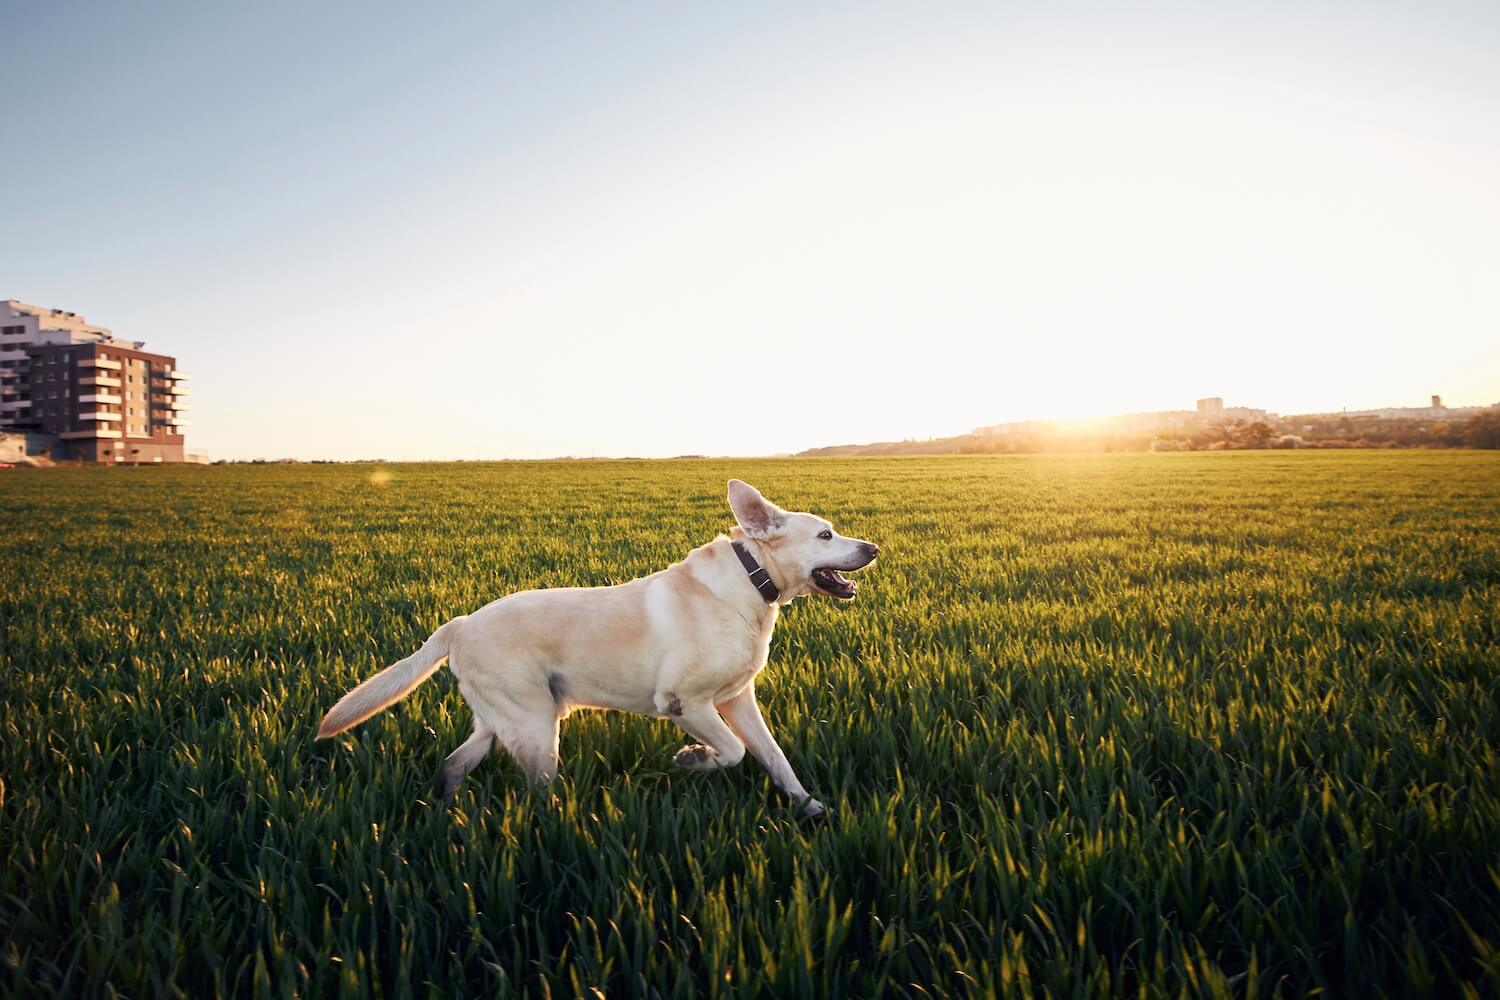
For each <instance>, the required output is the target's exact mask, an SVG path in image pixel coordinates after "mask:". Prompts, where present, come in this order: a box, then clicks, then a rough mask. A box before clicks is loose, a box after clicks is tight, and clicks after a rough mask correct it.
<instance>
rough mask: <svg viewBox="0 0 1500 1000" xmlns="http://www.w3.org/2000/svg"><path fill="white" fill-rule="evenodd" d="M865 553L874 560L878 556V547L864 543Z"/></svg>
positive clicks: (870, 543)
mask: <svg viewBox="0 0 1500 1000" xmlns="http://www.w3.org/2000/svg"><path fill="white" fill-rule="evenodd" d="M865 551H866V552H868V553H870V558H871V559H874V558H875V557H876V556H878V555H880V546H879V545H876V544H875V543H874V542H865Z"/></svg>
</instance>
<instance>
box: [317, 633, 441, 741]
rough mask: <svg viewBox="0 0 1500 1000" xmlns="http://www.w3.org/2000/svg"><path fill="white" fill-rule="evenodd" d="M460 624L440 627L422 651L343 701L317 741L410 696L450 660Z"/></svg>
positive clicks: (325, 720)
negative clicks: (450, 647)
mask: <svg viewBox="0 0 1500 1000" xmlns="http://www.w3.org/2000/svg"><path fill="white" fill-rule="evenodd" d="M461 621H463V619H462V618H455V619H453V620H452V621H451V622H448V623H447V624H446V625H442V626H440V627H439V628H438V630H437V631H436V632H434V633H432V635H431V637H430V638H428V640H427V641H426V642H424V643H422V648H421V649H419V650H417V651H416V652H415V653H413V654H411V655H410V656H408V657H407V658H406V659H404V660H400V661H398V662H396V663H393V664H391V665H390V666H388V667H386V668H385V669H384V670H382V671H381V672H380V673H378V674H376V675H375V676H374V677H371V678H370V679H369V680H367V681H365V682H364V683H363V684H361V685H359V687H357V688H355V689H354V690H353V691H350V692H349V693H348V694H346V695H344V696H343V697H342V698H340V699H339V701H338V704H337V705H334V706H333V707H332V708H330V709H329V710H328V714H327V715H325V716H323V721H322V723H321V724H319V726H318V739H320V740H322V739H327V738H328V737H330V736H337V735H338V734H339V733H342V732H343V731H344V730H346V729H350V728H352V727H354V726H357V725H359V724H360V723H361V722H364V721H365V720H366V719H368V718H369V717H370V716H372V715H374V714H375V713H376V712H378V711H380V710H381V709H383V708H385V707H386V706H387V705H391V704H394V703H395V702H398V701H400V700H401V699H402V698H405V697H406V696H407V695H409V694H411V692H412V690H413V689H414V688H415V687H416V686H417V685H418V684H421V683H422V682H423V681H425V680H426V679H427V678H429V677H431V676H432V675H433V673H434V672H436V670H437V668H438V667H440V666H442V665H443V661H444V660H446V659H448V642H449V640H450V639H451V638H452V635H453V633H452V629H453V628H454V626H456V625H457V624H458V623H459V622H461Z"/></svg>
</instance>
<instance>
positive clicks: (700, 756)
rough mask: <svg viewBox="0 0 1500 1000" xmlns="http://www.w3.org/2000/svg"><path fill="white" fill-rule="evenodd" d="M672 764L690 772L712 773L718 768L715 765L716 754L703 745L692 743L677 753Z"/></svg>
mask: <svg viewBox="0 0 1500 1000" xmlns="http://www.w3.org/2000/svg"><path fill="white" fill-rule="evenodd" d="M672 763H674V764H676V765H677V766H678V767H685V768H687V769H688V770H689V771H712V770H715V769H716V768H717V767H718V765H717V764H716V763H714V752H713V751H712V750H710V749H709V748H708V747H706V746H704V745H703V744H701V743H692V744H689V745H688V746H685V747H683V748H682V749H681V750H679V751H677V753H675V754H673V756H672Z"/></svg>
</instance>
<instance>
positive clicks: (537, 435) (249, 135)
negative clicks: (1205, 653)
mask: <svg viewBox="0 0 1500 1000" xmlns="http://www.w3.org/2000/svg"><path fill="white" fill-rule="evenodd" d="M808 6H816V7H817V8H818V9H817V10H812V11H810V10H807V9H799V8H803V7H808ZM0 38H3V41H4V49H5V71H4V76H3V82H0V112H3V116H4V123H5V155H4V156H3V157H0V208H3V216H0V217H3V220H4V221H3V226H4V239H3V240H0V297H15V298H19V299H22V300H25V301H30V302H36V303H38V304H41V305H48V306H56V307H60V308H65V309H71V310H74V311H77V312H81V313H83V314H84V315H86V316H87V317H88V319H89V320H91V321H92V322H96V323H100V324H103V325H106V326H109V327H112V328H113V329H114V330H115V331H116V333H118V334H119V335H121V336H125V337H131V338H135V339H141V340H145V341H146V342H147V348H148V349H155V350H160V351H162V352H164V353H168V354H173V355H175V356H177V357H178V359H179V364H180V365H181V367H182V368H184V369H185V370H187V371H190V372H191V373H192V374H193V375H194V381H193V389H194V396H193V404H194V410H193V411H192V414H191V416H192V418H193V421H194V424H193V427H192V429H191V432H190V435H189V437H188V443H189V448H190V450H200V449H201V450H207V451H209V452H210V453H211V454H212V455H213V456H214V457H221V458H249V457H257V456H264V457H279V456H296V457H303V458H352V457H384V458H390V459H398V458H413V459H414V458H458V457H466V458H479V457H533V456H548V455H560V454H576V455H590V454H599V455H674V454H681V453H708V454H759V453H777V452H783V451H795V450H800V449H802V448H806V447H812V446H817V445H825V444H840V443H850V442H860V441H873V440H887V439H899V438H905V437H927V436H937V435H946V434H953V433H963V432H965V431H967V430H969V429H970V428H972V427H974V426H977V425H981V424H990V423H996V422H999V421H1003V420H1009V419H1026V418H1059V417H1060V418H1074V417H1085V416H1091V415H1101V414H1107V413H1113V412H1123V411H1133V410H1151V409H1165V408H1179V407H1187V406H1191V405H1192V400H1193V399H1194V398H1196V397H1198V396H1202V395H1221V396H1224V397H1225V398H1226V402H1228V403H1229V404H1231V405H1234V404H1239V405H1252V406H1263V407H1267V408H1269V409H1272V410H1277V411H1281V412H1298V411H1305V410H1310V409H1328V408H1337V407H1339V406H1349V407H1364V406H1375V405H1401V404H1406V405H1418V404H1422V403H1425V401H1426V397H1427V396H1428V395H1429V394H1431V393H1441V394H1442V395H1443V397H1444V400H1445V401H1446V402H1447V403H1448V404H1449V405H1462V404H1475V403H1493V402H1497V401H1500V4H1497V3H1494V2H1486V3H1474V4H1467V5H1465V4H1450V3H1437V2H1434V3H1427V2H1423V3H1403V4H1386V3H1378V2H1348V3H1339V4H1322V3H1313V2H1298V3H1256V4H1222V5H1216V4H1211V3H1207V2H1195V3H1191V4H1180V5H1179V4H1133V3H1108V4H1105V3H1098V4H1073V5H1062V4H1051V3H1046V4H1043V3H1016V4H1001V3H991V4H984V5H981V6H974V7H965V6H960V5H934V4H915V3H912V4H897V5H889V6H887V5H879V4H859V5H854V4H850V5H847V6H841V5H787V6H773V5H770V4H743V5H737V9H736V10H730V9H729V6H728V5H724V4H698V5H688V4H674V5H652V4H599V5H586V4H578V5H541V4H532V5H525V6H523V5H519V4H514V5H510V4H496V3H482V4H480V3H476V4H472V5H460V4H417V3H402V4H398V5H392V6H390V7H388V8H385V9H384V10H379V9H377V7H376V6H375V5H373V4H355V3H349V4H339V5H334V4H311V3H309V4H302V3H297V4H287V5H284V6H280V5H274V4H270V3H245V4H219V3H210V4H205V3H197V2H193V3H183V4H178V5H166V4H133V3H132V4H124V3H105V4H98V5H96V6H86V5H83V4H74V3H48V4H43V3H37V4H8V5H6V7H5V10H4V13H3V15H0Z"/></svg>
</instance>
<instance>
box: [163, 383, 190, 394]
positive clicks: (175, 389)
mask: <svg viewBox="0 0 1500 1000" xmlns="http://www.w3.org/2000/svg"><path fill="white" fill-rule="evenodd" d="M191 392H192V390H191V389H189V388H188V387H187V386H185V385H174V386H172V387H171V388H170V389H168V390H167V394H168V395H171V396H186V395H188V394H189V393H191Z"/></svg>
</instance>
